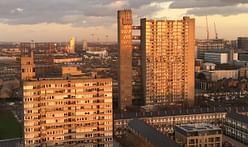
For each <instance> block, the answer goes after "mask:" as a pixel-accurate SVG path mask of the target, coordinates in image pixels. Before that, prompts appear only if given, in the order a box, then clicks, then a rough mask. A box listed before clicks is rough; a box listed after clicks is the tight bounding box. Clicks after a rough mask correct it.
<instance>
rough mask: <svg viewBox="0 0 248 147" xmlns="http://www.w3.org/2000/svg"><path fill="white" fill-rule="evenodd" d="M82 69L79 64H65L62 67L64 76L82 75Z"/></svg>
mask: <svg viewBox="0 0 248 147" xmlns="http://www.w3.org/2000/svg"><path fill="white" fill-rule="evenodd" d="M82 74H83V73H82V71H81V70H80V69H79V68H78V67H77V66H63V67H62V76H66V75H72V76H73V75H75V76H76V75H82Z"/></svg>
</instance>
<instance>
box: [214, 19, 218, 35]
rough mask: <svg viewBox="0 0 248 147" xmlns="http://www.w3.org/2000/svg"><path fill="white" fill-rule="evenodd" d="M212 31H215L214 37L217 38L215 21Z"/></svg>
mask: <svg viewBox="0 0 248 147" xmlns="http://www.w3.org/2000/svg"><path fill="white" fill-rule="evenodd" d="M214 31H215V39H218V33H217V29H216V24H215V22H214Z"/></svg>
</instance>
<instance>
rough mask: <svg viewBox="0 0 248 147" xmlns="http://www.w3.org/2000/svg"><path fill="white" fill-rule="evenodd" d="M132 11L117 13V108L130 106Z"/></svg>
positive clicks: (124, 108)
mask: <svg viewBox="0 0 248 147" xmlns="http://www.w3.org/2000/svg"><path fill="white" fill-rule="evenodd" d="M132 24H133V21H132V11H131V10H122V11H118V49H119V61H118V62H119V70H118V81H119V107H120V109H121V110H126V107H128V106H130V105H132V48H133V46H132Z"/></svg>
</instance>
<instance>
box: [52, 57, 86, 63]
mask: <svg viewBox="0 0 248 147" xmlns="http://www.w3.org/2000/svg"><path fill="white" fill-rule="evenodd" d="M50 60H51V61H50V62H52V63H54V64H66V63H71V62H81V61H82V58H81V57H53V58H51V59H50Z"/></svg>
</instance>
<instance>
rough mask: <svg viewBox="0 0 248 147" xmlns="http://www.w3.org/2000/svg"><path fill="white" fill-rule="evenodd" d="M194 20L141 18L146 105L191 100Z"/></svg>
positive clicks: (184, 102) (192, 90)
mask: <svg viewBox="0 0 248 147" xmlns="http://www.w3.org/2000/svg"><path fill="white" fill-rule="evenodd" d="M194 42H195V20H194V19H192V18H189V17H184V18H183V19H182V20H149V19H141V50H142V52H143V53H142V76H143V86H144V87H143V90H144V95H145V105H152V106H154V105H164V106H166V105H171V104H173V105H174V104H180V105H181V104H186V103H187V104H189V105H193V103H194V78H195V77H194V56H195V54H194V46H195V43H194Z"/></svg>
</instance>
